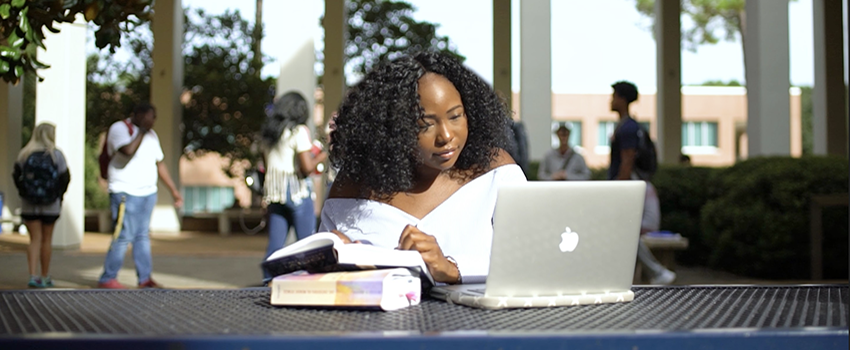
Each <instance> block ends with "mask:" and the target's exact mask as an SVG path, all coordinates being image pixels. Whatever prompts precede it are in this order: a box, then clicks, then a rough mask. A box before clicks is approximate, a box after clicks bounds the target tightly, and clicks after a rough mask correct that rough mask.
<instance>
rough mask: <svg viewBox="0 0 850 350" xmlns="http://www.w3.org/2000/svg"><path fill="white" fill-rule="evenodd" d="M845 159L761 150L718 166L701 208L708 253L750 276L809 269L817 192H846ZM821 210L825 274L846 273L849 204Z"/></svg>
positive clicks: (717, 264) (713, 262) (788, 275)
mask: <svg viewBox="0 0 850 350" xmlns="http://www.w3.org/2000/svg"><path fill="white" fill-rule="evenodd" d="M847 169H848V160H847V159H846V158H840V157H804V158H797V159H795V158H787V157H762V158H754V159H750V160H747V161H743V162H740V163H738V164H736V165H734V166H732V167H730V168H726V169H722V170H720V171H718V172H716V173H715V174H714V175H713V176H712V177H711V178H710V179H709V181H708V191H709V192H708V194H707V196H708V197H709V200H708V202H707V203H706V204H705V206H704V207H703V210H702V216H701V218H702V220H701V221H702V239H703V242H704V243H705V244H706V245H707V246H709V247H710V248H711V252H710V254H709V256H708V259H707V261H706V263H707V265H708V266H709V267H712V268H719V269H722V270H726V271H730V272H733V273H738V274H743V275H747V276H750V277H758V278H771V279H801V278H808V277H809V266H810V260H809V220H810V219H809V203H810V202H811V196H812V195H819V194H835V193H847V191H848V172H847ZM841 209H842V210H826V211H825V215H824V221H823V222H824V236H825V237H824V242H825V244H824V252H825V254H824V256H825V260H824V266H827V267H828V269H827V270H826V271H825V277H827V278H842V279H846V278H847V259H848V257H847V246H848V242H847V237H848V231H847V223H848V217H847V208H846V207H842V208H841Z"/></svg>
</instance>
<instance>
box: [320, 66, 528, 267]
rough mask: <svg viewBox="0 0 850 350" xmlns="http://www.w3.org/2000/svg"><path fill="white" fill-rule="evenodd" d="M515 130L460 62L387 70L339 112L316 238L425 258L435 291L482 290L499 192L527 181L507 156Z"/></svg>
mask: <svg viewBox="0 0 850 350" xmlns="http://www.w3.org/2000/svg"><path fill="white" fill-rule="evenodd" d="M510 123H511V119H510V117H509V113H508V110H507V108H506V106H505V105H504V103H502V100H501V99H499V97H498V96H497V95H496V93H495V92H494V91H493V88H492V87H490V86H489V85H487V83H486V82H484V80H483V79H481V77H479V76H478V75H476V74H475V73H473V72H472V71H471V70H469V69H468V68H466V67H464V66H463V65H462V64H461V63H459V62H458V61H456V60H455V59H454V58H451V57H448V56H444V55H442V54H439V53H432V52H426V53H419V54H415V55H412V56H404V57H402V58H398V59H396V60H394V61H391V62H384V63H382V64H381V65H380V66H378V67H377V68H376V69H374V70H373V71H372V72H370V73H368V74H367V75H366V76H365V77H363V80H361V81H360V83H358V84H357V85H356V86H354V87H353V88H352V89H350V90H349V92H348V94H347V96H346V98H345V100H344V101H343V103H342V105H341V107H340V109H339V115H338V117H337V118H336V121H335V124H336V129H335V130H334V131H333V132H332V133H331V143H330V157H331V161H332V162H333V164H334V165H335V166H336V167H337V168H338V169H339V173H338V175H337V177H336V181H334V184H333V187H332V188H331V189H330V193H329V197H328V200H327V201H326V202H325V205H324V208H323V210H322V216H321V225H320V227H319V230H321V231H332V232H335V233H337V234H338V235H340V236H341V238H342V239H343V241H355V242H356V241H359V242H363V243H370V244H373V245H376V246H383V247H387V248H391V249H392V248H396V249H403V250H416V251H419V253H420V254H421V255H422V258H423V260H424V262H425V264H426V265H427V267H428V270H429V272H430V273H431V275H432V277H433V278H434V280H435V281H436V282H442V283H475V282H480V281H481V279H482V278H483V277H486V275H487V273H488V269H489V260H490V246H491V242H492V235H493V213H494V208H495V203H496V189H497V188H498V186H499V185H500V184H502V183H507V182H519V181H523V182H524V181H526V178H525V175H524V174H523V172H522V169H520V167H519V166H517V165H516V163H515V162H514V160H513V159H512V158H511V156H510V155H509V154H508V152H507V151H506V150H505V149H506V148H507V146H508V142H509V141H508V135H509V128H510Z"/></svg>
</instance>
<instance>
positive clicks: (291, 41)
mask: <svg viewBox="0 0 850 350" xmlns="http://www.w3.org/2000/svg"><path fill="white" fill-rule="evenodd" d="M336 1H337V2H340V3H342V1H341V0H336ZM326 6H331V5H330V4H326ZM309 9H313V7H309ZM305 12H306V11H301V12H295V11H290V12H287V13H279V14H275V16H276V17H277V20H279V21H281V22H282V23H284V25H283V29H282V31H283V32H284V33H287V34H286V35H284V36H282V37H281V41H280V42H278V43H277V44H276V45H278V47H279V48H281V49H280V50H278V55H279V57H278V58H277V60H278V62H280V76H278V78H277V91H276V96H280V95H283V94H285V93H287V92H289V91H293V90H294V91H297V92H300V93H301V94H302V95H304V98H306V99H307V103H308V104H309V106H315V104H316V98H315V96H314V95H315V93H316V74H315V73H314V72H313V66H314V65H315V63H316V53H315V50H316V49H315V42H314V41H315V37H314V33H315V30H313V28H315V27H316V21H317V20H318V19H319V16H320V13H314V12H310V13H305ZM326 21H327V20H326ZM336 25H340V24H336ZM312 111H313V108H310V112H311V114H312ZM313 117H314V116H313V115H311V116H310V118H307V123H308V125H309V126H310V127H311V129H313V124H314V122H313Z"/></svg>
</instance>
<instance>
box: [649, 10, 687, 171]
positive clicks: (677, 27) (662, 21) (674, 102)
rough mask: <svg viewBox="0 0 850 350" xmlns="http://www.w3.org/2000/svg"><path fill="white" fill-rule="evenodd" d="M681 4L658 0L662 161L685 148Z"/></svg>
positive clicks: (675, 159) (675, 157) (658, 118)
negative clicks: (683, 131)
mask: <svg viewBox="0 0 850 350" xmlns="http://www.w3.org/2000/svg"><path fill="white" fill-rule="evenodd" d="M680 16H681V4H680V3H679V2H678V1H656V2H655V45H656V52H657V58H656V67H657V69H656V77H657V84H658V93H657V94H656V95H655V98H656V101H657V102H656V106H657V110H656V118H655V120H656V124H657V125H655V127H656V130H657V134H656V140H657V143H658V145H657V146H656V148H657V149H658V160H659V162H663V163H668V164H675V163H677V162H678V161H679V154H680V153H681V149H682V48H681V44H680V42H681V23H680V19H679V18H680Z"/></svg>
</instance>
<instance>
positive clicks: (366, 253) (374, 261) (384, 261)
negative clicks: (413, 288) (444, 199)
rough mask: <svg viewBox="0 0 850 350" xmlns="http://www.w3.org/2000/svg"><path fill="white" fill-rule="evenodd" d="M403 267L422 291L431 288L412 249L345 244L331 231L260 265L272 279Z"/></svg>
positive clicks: (279, 252)
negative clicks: (283, 276) (288, 275)
mask: <svg viewBox="0 0 850 350" xmlns="http://www.w3.org/2000/svg"><path fill="white" fill-rule="evenodd" d="M396 267H403V268H407V269H410V270H412V271H413V272H414V274H415V275H418V276H419V280H420V282H421V283H422V290H428V289H430V288H431V287H432V286H434V280H433V278H432V277H431V274H430V273H428V267H427V266H426V265H425V262H424V261H423V260H422V256H421V255H420V254H419V252H417V251H413V250H396V249H388V248H382V247H377V246H373V245H370V244H364V243H351V244H344V243H343V242H342V240H341V239H340V238H339V237H338V236H337V235H336V234H334V233H332V232H318V233H316V234H313V235H311V236H309V237H307V238H304V239H302V240H299V241H298V242H295V243H293V244H290V245H289V246H286V247H283V248H281V249H278V250H277V251H275V252H274V253H272V254H271V255H270V256H269V257H268V258H267V259H266V261H264V262H263V263H262V268H263V269H265V270H266V271H267V272H268V273H269V275H271V276H280V275H285V274H288V273H292V272H295V271H301V270H305V271H307V272H310V273H323V272H337V271H358V270H375V269H387V268H396Z"/></svg>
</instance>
